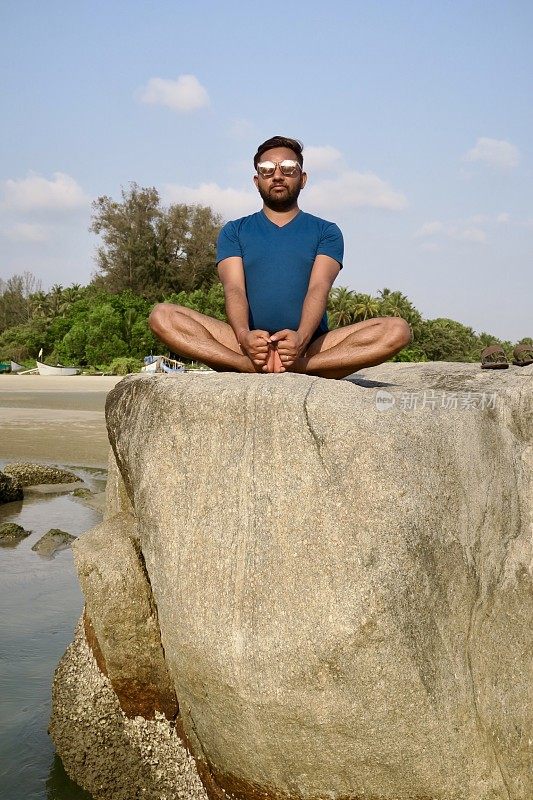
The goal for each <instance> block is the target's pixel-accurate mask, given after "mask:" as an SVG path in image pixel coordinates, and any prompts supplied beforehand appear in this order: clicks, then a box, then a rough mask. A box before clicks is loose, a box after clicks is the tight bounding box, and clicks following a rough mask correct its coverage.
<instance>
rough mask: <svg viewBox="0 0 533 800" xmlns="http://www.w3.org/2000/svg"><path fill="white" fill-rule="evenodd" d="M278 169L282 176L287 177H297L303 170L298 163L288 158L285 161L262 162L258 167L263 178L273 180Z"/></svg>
mask: <svg viewBox="0 0 533 800" xmlns="http://www.w3.org/2000/svg"><path fill="white" fill-rule="evenodd" d="M276 167H279V168H280V172H281V174H282V175H286V176H287V177H292V176H293V175H296V173H297V172H298V170H301V169H302V168H301V166H300V164H299V163H298V162H297V161H293V160H292V158H286V159H285V160H284V161H260V162H259V164H258V165H257V172H258V173H259V175H261V177H262V178H271V177H272V175H274V173H275V172H276Z"/></svg>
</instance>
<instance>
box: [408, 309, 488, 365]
mask: <svg viewBox="0 0 533 800" xmlns="http://www.w3.org/2000/svg"><path fill="white" fill-rule="evenodd" d="M416 345H417V347H419V348H420V349H421V350H422V352H423V353H424V355H425V357H426V358H427V360H428V361H477V360H478V359H479V349H480V348H479V339H478V337H477V336H476V334H475V333H474V331H473V330H472V328H469V327H468V326H466V325H462V324H461V323H460V322H456V321H455V320H453V319H445V318H439V319H431V320H425V321H424V322H423V324H422V325H421V328H420V332H419V335H418V337H417V340H416Z"/></svg>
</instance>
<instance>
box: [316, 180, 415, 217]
mask: <svg viewBox="0 0 533 800" xmlns="http://www.w3.org/2000/svg"><path fill="white" fill-rule="evenodd" d="M304 205H305V207H306V208H307V207H309V208H312V209H314V210H316V211H317V212H318V213H327V212H330V211H338V210H341V209H347V208H381V209H386V210H388V211H401V210H402V209H403V208H405V207H406V206H407V198H406V197H405V195H403V194H402V193H401V192H395V191H394V190H393V189H392V188H391V187H390V186H389V184H388V183H386V181H384V180H382V179H381V178H378V176H377V175H374V174H373V173H371V172H367V173H362V172H356V171H355V170H348V171H347V172H344V173H342V174H341V175H339V176H338V177H337V178H334V179H332V180H323V181H319V182H318V183H315V184H313V185H312V186H310V187H309V189H307V190H306V196H305V203H304Z"/></svg>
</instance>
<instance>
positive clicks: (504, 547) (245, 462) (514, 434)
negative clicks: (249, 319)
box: [54, 364, 533, 800]
mask: <svg viewBox="0 0 533 800" xmlns="http://www.w3.org/2000/svg"><path fill="white" fill-rule="evenodd" d="M532 389H533V372H532V370H531V369H530V368H524V369H518V368H511V369H510V370H508V371H505V372H503V373H502V372H498V373H496V372H487V371H482V370H480V369H479V367H478V366H477V365H462V364H424V365H413V364H387V365H383V366H381V367H375V368H372V369H369V370H364V371H363V372H362V373H358V374H357V375H356V376H352V378H351V379H350V380H345V381H326V380H323V379H320V378H310V377H305V376H298V375H290V374H287V375H269V376H257V375H251V376H248V375H216V374H214V375H210V376H208V377H205V378H203V379H202V380H198V379H195V378H194V376H187V375H185V376H179V378H176V377H172V376H170V377H169V376H166V375H162V376H157V375H155V376H132V377H129V378H126V379H125V380H124V381H122V382H121V383H120V384H118V385H117V387H115V389H114V390H113V391H112V392H111V393H110V395H109V398H108V404H107V423H108V430H109V435H110V440H111V443H112V446H113V449H114V453H115V456H116V461H117V464H118V467H119V469H120V473H121V476H122V479H123V486H124V492H125V494H126V496H127V499H125V497H124V493H123V494H122V496H121V498H120V500H119V497H118V491H115V492H114V493H113V494H112V495H110V499H111V502H112V504H114V505H113V506H112V509H111V510H112V512H113V513H115V514H116V512H117V509H118V508H123V507H124V503H127V504H131V508H132V511H133V514H134V516H131V517H130V518H129V519H130V520H131V522H130V523H128V524H129V525H130V531H129V534H128V533H127V527H128V526H127V525H126V526H125V529H126V535H130V536H131V538H132V540H134V541H135V543H136V544H137V546H138V552H139V554H142V562H143V566H144V569H145V571H146V585H149V587H150V592H151V596H152V599H151V602H152V603H153V607H154V609H156V612H157V621H158V626H159V630H160V636H161V643H162V648H163V652H164V658H165V662H166V665H167V668H168V670H169V673H170V676H171V680H172V683H173V686H174V688H175V692H176V697H177V700H178V702H179V711H180V713H179V715H178V717H177V719H176V730H178V729H179V730H180V731H181V735H182V738H183V740H184V741H185V742H186V743H187V746H188V747H189V749H190V751H191V752H192V754H193V755H194V757H195V759H196V763H197V767H198V770H199V772H200V774H201V775H202V779H203V781H204V784H205V785H206V787H207V789H208V792H209V794H210V796H211V797H212V798H213V797H220V798H223V797H236V798H248V797H250V798H251V797H262V798H302V800H303V798H305V799H306V800H309V798H344V799H347V798H352V800H356V798H365V800H378V799H379V800H413V798H418V800H530V798H531V797H532V796H533V779H532V771H531V764H532V760H531V755H532V751H531V747H532V744H531V742H532V739H533V724H532V702H531V700H532V697H531V651H532V645H533V638H532V633H531V617H532V611H533V592H532V582H531V562H532V551H531V546H532V545H531V539H532V525H533V509H532V499H533V498H532V495H533V491H532V466H533V392H532ZM116 485H117V486H119V485H121V484H120V482H119V481H118V482H117V483H116ZM111 519H112V517H111ZM104 558H105V553H104V552H103V553H102V561H101V562H100V563H102V564H103V559H104ZM84 591H85V596H86V603H87V605H88V604H89V603H90V602H91V598H92V592H91V590H89V591H88V590H87V588H85V589H84ZM93 615H94V612H93ZM91 620H92V622H93V624H94V626H95V630H96V631H97V624H98V621H97V619H93V616H91ZM96 636H97V638H98V632H97V633H96ZM54 716H55V718H56V724H57V725H60V724H61V720H62V719H63V717H62V714H61V710H60V709H59V708H58V707H57V706H55V707H54ZM56 744H57V745H58V750H59V752H60V755H62V757H63V749H62V747H64V746H63V745H62V744H61V742H59V743H58V742H56ZM132 747H133V745H132ZM74 761H75V759H73V758H70V759H69V758H66V759H64V762H65V766H66V768H67V771H69V773H70V774H72V776H73V777H74V778H75V779H76V780H78V781H79V782H81V783H82V784H83V780H82V778H83V768H82V767H80V766H79V759H78V762H76V763H78V766H76V765H75V764H74ZM178 788H179V787H178V786H176V790H177V791H178ZM116 796H117V797H118V796H119V795H116ZM156 796H157V795H156V794H154V797H156ZM108 797H109V798H114V797H115V795H114V794H113V793H112V792H111V793H109V794H108Z"/></svg>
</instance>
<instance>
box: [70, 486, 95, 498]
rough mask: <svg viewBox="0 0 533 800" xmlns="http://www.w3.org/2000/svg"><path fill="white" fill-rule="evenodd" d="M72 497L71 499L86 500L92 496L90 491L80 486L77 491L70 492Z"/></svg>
mask: <svg viewBox="0 0 533 800" xmlns="http://www.w3.org/2000/svg"><path fill="white" fill-rule="evenodd" d="M72 496H73V497H81V498H83V499H84V500H87V499H88V498H89V497H91V496H92V492H91V490H90V489H87V488H86V487H81V486H80V488H79V489H74V491H73V492H72Z"/></svg>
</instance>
